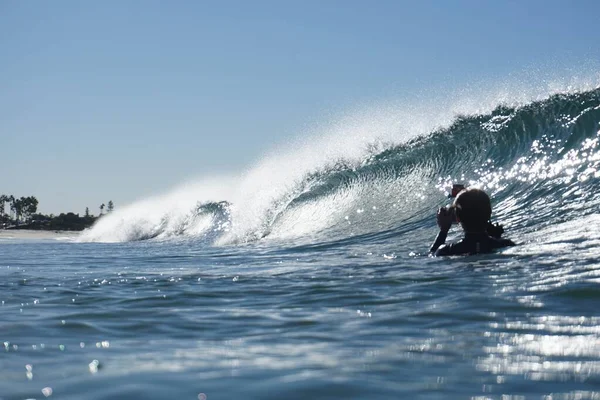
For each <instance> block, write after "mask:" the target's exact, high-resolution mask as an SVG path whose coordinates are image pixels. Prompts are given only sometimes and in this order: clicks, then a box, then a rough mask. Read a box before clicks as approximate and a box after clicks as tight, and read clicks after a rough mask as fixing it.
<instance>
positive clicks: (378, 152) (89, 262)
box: [0, 89, 600, 400]
mask: <svg viewBox="0 0 600 400" xmlns="http://www.w3.org/2000/svg"><path fill="white" fill-rule="evenodd" d="M392 125H393V124H392ZM434 125H435V124H434ZM374 126H375V128H373V129H378V128H377V126H378V125H376V124H375V125H374ZM393 126H396V125H393ZM436 126H437V125H436ZM396 127H397V126H396ZM363 128H364V129H369V128H368V126H367V127H366V128H365V127H363ZM421 128H423V127H421ZM340 129H342V128H340ZM361 129H362V128H361ZM423 129H425V128H423ZM427 129H429V128H427ZM342 130H343V129H342ZM361 132H362V131H361V130H360V129H359V130H358V132H355V134H353V135H350V138H349V139H348V138H344V139H340V138H339V137H338V139H339V140H340V141H341V142H342V144H344V143H348V141H355V140H357V139H356V138H357V137H360V136H361ZM381 133H382V136H383V137H384V139H386V138H385V132H381ZM334 136H335V135H334ZM599 140H600V89H591V90H587V91H565V92H560V93H556V94H553V95H548V96H546V97H545V98H543V99H539V100H535V101H528V102H524V103H521V104H518V105H507V104H505V103H502V104H500V105H498V106H496V107H492V109H491V110H489V111H486V112H481V113H473V114H471V115H463V116H459V117H456V116H455V117H453V118H451V119H450V120H449V121H447V123H445V124H441V125H440V126H438V127H437V128H431V130H429V131H428V130H425V131H421V132H420V134H418V135H414V134H406V135H405V138H404V139H403V140H396V141H394V140H393V138H390V137H388V138H387V139H386V140H380V141H371V142H369V141H368V140H367V144H369V143H370V144H371V145H369V146H366V147H365V146H363V147H360V146H359V147H360V148H362V150H356V149H354V148H349V149H348V148H344V146H336V141H335V140H332V139H331V138H329V139H327V141H329V144H330V146H325V147H323V149H324V150H323V151H319V152H312V153H311V152H305V151H304V150H302V149H299V150H296V151H295V152H293V153H291V154H292V155H291V156H290V154H276V155H273V156H272V157H271V158H267V159H265V160H264V161H263V162H261V163H259V164H258V165H257V166H256V167H255V168H254V169H251V170H250V171H247V172H246V173H245V174H244V175H243V176H241V177H237V178H231V179H233V180H231V179H230V180H228V181H227V184H224V183H222V184H220V183H219V180H218V179H213V180H212V181H210V182H208V181H207V182H203V183H201V184H198V185H189V186H187V187H185V188H182V189H181V190H178V191H175V192H173V193H170V194H167V195H164V196H160V197H156V198H151V199H146V200H143V201H140V202H138V203H135V204H132V205H131V206H129V207H123V208H122V209H119V210H117V211H115V212H113V213H111V214H110V215H108V216H105V217H103V218H101V219H100V220H99V221H98V223H97V224H96V225H95V226H94V227H92V228H91V229H90V230H88V231H85V232H83V233H82V234H81V235H79V236H77V237H75V238H66V239H65V238H63V239H62V240H57V239H56V238H52V239H42V238H34V239H31V238H30V239H19V237H18V235H16V236H15V238H12V239H8V238H4V239H0V301H1V303H0V345H1V348H0V350H1V352H0V398H1V399H3V400H7V399H29V398H34V399H45V398H57V399H82V398H86V399H165V398H169V399H175V398H176V399H237V398H243V399H269V398H272V399H280V398H285V399H307V398H315V399H328V398H331V399H333V398H336V399H337V398H366V399H388V398H406V399H547V400H549V399H552V400H556V399H598V398H600V314H599V312H598V305H599V304H600V261H599V257H600V208H599V206H600V147H599V146H598V141H599ZM309 149H310V146H309ZM313 153H314V154H313ZM346 153H347V154H346ZM344 154H346V155H344ZM290 157H291V158H290ZM294 157H296V158H294ZM284 162H285V163H286V165H288V164H289V165H292V167H287V168H282V167H281V166H282V163H284ZM233 181H235V183H236V184H235V185H233V184H232V182H233ZM456 182H460V183H466V184H467V185H472V186H478V187H482V188H484V189H485V190H486V191H488V193H490V195H491V197H492V200H493V206H494V215H493V219H494V220H495V221H499V222H501V223H503V224H504V227H505V229H506V232H505V236H506V237H510V238H511V239H513V240H514V241H515V242H517V243H518V246H516V247H512V248H507V249H504V250H502V251H499V252H496V253H493V254H485V255H475V256H469V257H450V258H432V257H429V256H428V254H427V251H428V247H429V245H430V244H431V242H432V241H433V239H434V237H435V235H436V233H437V228H436V226H435V218H434V215H435V211H436V209H437V207H439V206H440V205H443V204H446V203H447V199H446V198H445V191H446V190H447V189H449V185H450V184H451V183H456ZM459 235H460V230H459V229H458V228H456V229H455V230H453V231H451V235H450V236H451V237H450V239H455V238H457V237H459Z"/></svg>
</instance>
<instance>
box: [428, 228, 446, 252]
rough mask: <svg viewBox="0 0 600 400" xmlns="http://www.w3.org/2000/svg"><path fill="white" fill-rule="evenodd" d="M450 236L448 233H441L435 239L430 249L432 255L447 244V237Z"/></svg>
mask: <svg viewBox="0 0 600 400" xmlns="http://www.w3.org/2000/svg"><path fill="white" fill-rule="evenodd" d="M447 236H448V231H442V230H441V231H440V232H439V233H438V234H437V236H436V237H435V241H434V242H433V244H432V245H431V248H430V249H429V252H430V253H435V251H436V250H437V249H438V248H439V247H440V246H441V245H443V244H444V243H446V237H447Z"/></svg>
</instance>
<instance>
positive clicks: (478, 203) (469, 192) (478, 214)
mask: <svg viewBox="0 0 600 400" xmlns="http://www.w3.org/2000/svg"><path fill="white" fill-rule="evenodd" d="M453 206H454V209H455V212H456V219H457V220H458V222H460V223H461V225H462V227H463V229H464V230H465V231H472V232H478V231H485V229H486V226H487V223H488V221H489V219H490V217H491V216H492V203H491V201H490V197H489V196H488V195H487V194H486V193H485V192H484V191H483V190H481V189H474V188H472V189H465V190H463V191H461V192H460V193H459V194H458V196H456V199H455V200H454V204H453Z"/></svg>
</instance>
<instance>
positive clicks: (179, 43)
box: [0, 0, 600, 213]
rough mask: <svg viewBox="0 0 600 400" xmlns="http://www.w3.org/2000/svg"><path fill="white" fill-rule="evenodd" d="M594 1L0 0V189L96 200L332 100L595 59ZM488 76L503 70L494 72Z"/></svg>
mask: <svg viewBox="0 0 600 400" xmlns="http://www.w3.org/2000/svg"><path fill="white" fill-rule="evenodd" d="M599 16H600V2H599V1H583V0H574V1H565V0H561V1H553V0H544V1H537V0H536V1H534V0H525V1H522V0H518V1H510V0H506V1H487V0H476V1H443V0H436V1H410V2H409V1H400V0H392V1H382V0H379V1H349V0H340V1H333V0H317V1H309V0H302V1H279V0H277V1H260V0H253V1H246V0H244V1H200V0H198V1H172V2H166V1H151V0H144V1H142V0H138V1H122V0H118V1H111V0H109V1H44V2H41V1H17V0H14V1H11V0H4V1H0V165H1V167H0V193H6V194H13V195H15V196H19V197H20V196H28V195H35V196H37V198H38V199H39V201H40V210H41V211H42V212H47V213H51V212H52V213H58V212H61V211H74V212H79V213H83V211H84V209H85V207H86V206H89V207H90V209H91V211H92V213H97V212H98V206H99V205H100V204H101V203H103V202H104V203H107V202H108V200H111V199H112V200H113V201H114V202H115V203H116V205H117V207H118V206H119V204H124V203H128V202H131V201H133V200H136V199H139V198H142V197H144V196H146V195H148V194H151V193H161V192H164V191H166V190H167V189H169V188H171V187H173V186H175V185H176V184H177V183H179V182H182V181H185V180H188V179H191V178H193V177H198V176H208V175H210V174H213V173H215V172H220V171H226V172H232V171H237V170H242V169H243V168H246V167H248V166H249V165H251V164H252V163H253V162H254V160H256V159H258V158H259V157H260V156H261V155H262V154H264V153H265V152H267V151H268V149H269V148H272V147H273V146H274V145H275V144H281V143H283V142H285V141H286V140H288V139H289V138H292V137H295V136H298V135H301V134H302V132H303V129H304V127H305V126H306V125H310V124H311V123H314V121H316V120H319V119H321V118H323V117H324V116H326V115H327V114H328V113H329V112H331V111H332V110H333V111H340V110H344V108H346V107H351V106H353V105H356V104H361V103H368V102H370V101H376V100H377V99H383V98H386V99H389V98H394V97H395V96H403V95H405V93H407V92H414V91H418V90H420V88H428V89H431V88H436V87H440V88H441V87H444V88H447V87H452V86H460V85H463V84H468V83H469V82H472V81H474V80H486V79H490V80H494V79H501V77H502V76H508V75H510V74H512V73H515V72H519V71H522V70H523V69H524V68H532V67H533V68H534V67H536V66H544V68H548V66H550V68H552V66H553V65H560V66H561V68H564V67H569V66H570V65H571V64H572V65H573V66H574V67H577V64H578V63H586V62H590V61H592V62H595V61H598V60H600V34H599V33H598V21H599V20H598V18H599ZM499 77H500V78H499Z"/></svg>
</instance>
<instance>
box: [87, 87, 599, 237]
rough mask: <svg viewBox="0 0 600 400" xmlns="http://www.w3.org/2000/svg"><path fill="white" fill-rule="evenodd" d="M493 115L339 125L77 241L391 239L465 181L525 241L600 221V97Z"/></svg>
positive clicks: (121, 214) (139, 208)
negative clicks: (557, 227)
mask: <svg viewBox="0 0 600 400" xmlns="http://www.w3.org/2000/svg"><path fill="white" fill-rule="evenodd" d="M496 104H497V105H496V106H494V107H491V108H490V111H487V112H480V113H477V112H474V113H465V114H464V115H459V116H456V113H455V112H453V111H452V110H450V111H448V112H447V113H436V114H435V115H434V114H427V112H425V111H423V112H422V113H421V114H422V115H421V116H420V117H415V116H414V115H415V113H414V110H405V111H404V112H403V113H401V114H402V115H401V116H400V115H398V114H397V113H394V112H386V113H382V115H379V116H378V117H377V118H371V119H369V118H366V119H362V120H360V121H359V123H357V122H356V121H353V122H351V123H348V124H347V125H344V123H340V124H337V125H336V126H335V127H334V129H333V132H332V133H331V134H329V135H326V136H325V137H324V138H319V139H314V140H310V141H307V142H306V143H303V144H301V145H299V146H295V150H294V151H288V152H285V151H281V152H278V153H275V154H274V155H273V156H271V157H268V158H266V159H264V160H262V161H261V162H260V163H258V164H257V165H256V166H255V167H254V168H252V169H251V170H249V171H248V172H247V173H245V174H243V175H242V176H239V177H233V178H232V177H223V178H213V179H212V180H211V181H210V182H208V181H203V182H202V183H199V184H195V185H188V186H186V187H183V188H181V189H180V190H177V191H175V192H173V193H170V194H168V195H165V196H162V197H157V198H151V199H147V200H144V201H141V202H137V203H134V204H132V205H130V206H127V207H124V208H122V209H120V210H118V211H115V212H113V213H111V214H110V215H107V216H105V217H103V218H102V219H100V220H99V221H98V222H97V223H96V224H95V225H94V226H93V227H92V228H90V229H89V230H87V231H85V232H84V233H83V234H82V236H81V238H80V240H82V241H104V242H120V241H134V240H146V239H153V240H160V239H163V240H164V239H173V238H188V239H193V240H198V241H199V242H201V243H202V244H206V245H227V244H240V243H249V242H256V241H293V242H294V243H298V242H300V243H318V242H322V241H332V240H334V241H335V240H345V239H347V238H356V237H369V238H375V239H377V238H386V237H390V236H393V235H397V234H399V233H402V232H410V231H412V230H415V229H421V228H423V229H424V228H427V229H431V228H432V227H433V226H434V225H435V222H433V220H432V217H431V216H432V213H433V212H434V211H435V209H436V208H437V207H438V206H439V205H440V204H442V203H444V201H445V196H444V194H445V193H444V192H445V191H447V190H448V189H449V188H450V187H451V184H452V183H457V182H460V183H466V184H467V185H469V186H478V187H482V188H484V189H485V190H486V191H488V193H490V195H491V196H492V198H493V201H494V216H495V218H496V219H499V220H501V221H502V222H503V223H504V224H505V227H506V228H508V229H513V230H514V231H517V232H518V233H523V234H527V233H532V232H535V231H536V230H539V229H540V228H544V227H545V226H549V225H552V224H556V223H562V222H568V221H573V220H578V219H580V218H585V217H586V216H590V215H591V214H595V213H598V206H599V205H600V191H599V183H600V147H599V146H598V140H599V138H600V88H595V89H591V90H586V91H575V92H570V91H563V92H559V93H556V94H552V95H548V96H546V97H544V98H543V99H541V100H536V101H529V102H525V103H521V104H515V105H507V103H506V102H505V101H503V102H500V103H496ZM417 114H418V113H417ZM415 118H418V120H415ZM398 121H400V122H398Z"/></svg>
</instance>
